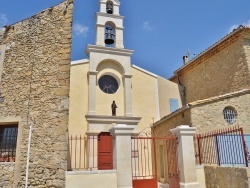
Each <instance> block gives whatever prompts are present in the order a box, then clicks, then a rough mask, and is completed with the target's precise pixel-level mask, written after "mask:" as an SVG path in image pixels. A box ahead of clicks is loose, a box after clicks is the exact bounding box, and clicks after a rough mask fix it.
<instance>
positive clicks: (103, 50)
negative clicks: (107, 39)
mask: <svg viewBox="0 0 250 188" xmlns="http://www.w3.org/2000/svg"><path fill="white" fill-rule="evenodd" d="M90 52H98V53H105V54H114V55H123V56H131V55H132V54H133V52H134V50H128V49H123V48H112V47H105V46H97V45H88V46H87V48H86V54H87V55H89V53H90Z"/></svg>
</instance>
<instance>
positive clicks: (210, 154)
mask: <svg viewBox="0 0 250 188" xmlns="http://www.w3.org/2000/svg"><path fill="white" fill-rule="evenodd" d="M194 142H195V151H196V163H197V164H217V165H219V166H221V165H233V166H235V165H245V166H246V167H248V151H247V146H246V142H245V139H244V133H243V128H240V127H239V126H233V127H229V128H223V129H220V130H215V131H211V132H208V133H203V134H196V135H195V137H194Z"/></svg>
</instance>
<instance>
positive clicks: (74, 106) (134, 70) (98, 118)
mask: <svg viewBox="0 0 250 188" xmlns="http://www.w3.org/2000/svg"><path fill="white" fill-rule="evenodd" d="M107 7H109V8H107ZM119 8H120V2H119V1H118V0H112V1H105V0H101V1H100V12H97V13H96V15H95V18H96V43H95V44H94V45H92V44H89V45H87V47H86V50H85V53H86V54H87V55H88V57H89V58H88V59H81V60H78V61H73V62H71V73H70V110H69V135H73V136H75V135H79V134H81V135H82V136H84V135H85V134H86V135H96V136H98V135H99V134H100V133H102V132H109V129H110V128H111V127H112V123H115V124H128V125H136V128H135V130H134V133H135V134H139V133H140V132H141V131H143V130H145V129H148V130H150V128H151V126H152V124H153V123H154V122H156V121H158V120H160V119H161V118H162V117H164V116H165V115H167V114H169V113H170V112H172V111H175V110H176V109H178V108H179V107H181V106H182V103H181V97H180V95H179V86H178V84H176V83H173V82H171V81H169V80H167V79H165V78H162V77H160V76H158V75H156V74H153V73H151V72H150V71H147V70H144V69H142V68H140V67H138V66H136V65H133V64H131V56H132V54H133V53H136V52H134V51H133V50H130V49H126V48H124V41H123V30H124V27H123V19H124V16H122V15H120V13H119ZM113 101H115V104H116V106H117V108H116V116H112V110H111V104H112V102H113Z"/></svg>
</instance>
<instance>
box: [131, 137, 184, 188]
mask: <svg viewBox="0 0 250 188" xmlns="http://www.w3.org/2000/svg"><path fill="white" fill-rule="evenodd" d="M177 142H178V140H177V138H176V137H175V136H168V137H140V136H139V137H132V142H131V164H132V178H133V187H134V188H140V187H144V188H152V187H157V180H159V179H160V178H164V179H166V181H167V182H168V183H169V185H170V187H173V188H178V187H179V170H178V165H177V146H178V143H177Z"/></svg>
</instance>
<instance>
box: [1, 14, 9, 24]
mask: <svg viewBox="0 0 250 188" xmlns="http://www.w3.org/2000/svg"><path fill="white" fill-rule="evenodd" d="M7 23H8V19H7V17H6V15H5V14H3V13H0V27H2V26H4V25H6V24H7Z"/></svg>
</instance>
